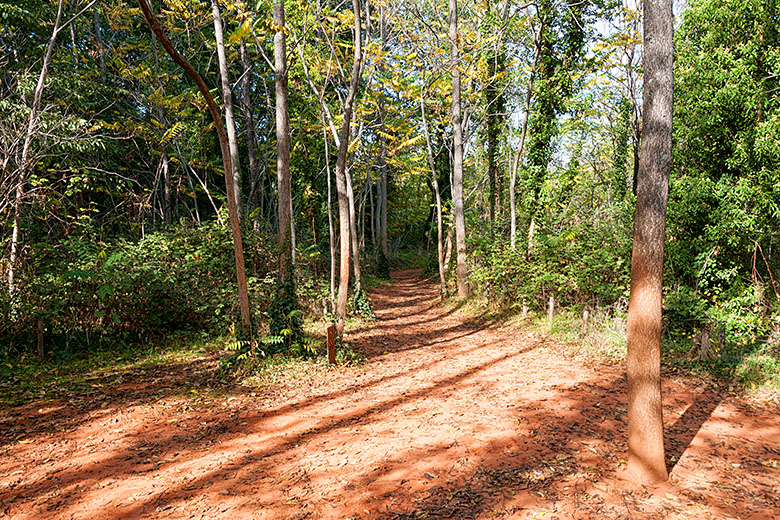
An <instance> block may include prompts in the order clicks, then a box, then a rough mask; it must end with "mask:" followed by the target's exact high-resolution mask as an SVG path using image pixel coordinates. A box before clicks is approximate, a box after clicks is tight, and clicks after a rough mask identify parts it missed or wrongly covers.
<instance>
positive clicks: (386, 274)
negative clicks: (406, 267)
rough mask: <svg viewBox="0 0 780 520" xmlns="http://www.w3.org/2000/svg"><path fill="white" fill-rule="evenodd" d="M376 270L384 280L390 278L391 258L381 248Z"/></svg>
mask: <svg viewBox="0 0 780 520" xmlns="http://www.w3.org/2000/svg"><path fill="white" fill-rule="evenodd" d="M375 272H376V275H377V276H378V277H379V278H382V279H384V280H389V279H390V259H389V258H387V255H386V254H385V252H384V251H382V249H379V252H378V253H377V261H376V270H375Z"/></svg>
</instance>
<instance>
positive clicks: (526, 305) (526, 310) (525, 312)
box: [523, 298, 528, 319]
mask: <svg viewBox="0 0 780 520" xmlns="http://www.w3.org/2000/svg"><path fill="white" fill-rule="evenodd" d="M527 317H528V302H527V301H526V300H525V298H523V319H526V318H527Z"/></svg>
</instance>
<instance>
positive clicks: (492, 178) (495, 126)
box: [483, 0, 509, 222]
mask: <svg viewBox="0 0 780 520" xmlns="http://www.w3.org/2000/svg"><path fill="white" fill-rule="evenodd" d="M491 4H492V1H490V0H489V1H488V2H486V16H485V19H486V20H485V22H484V25H483V36H484V37H485V38H486V39H488V38H489V39H491V40H492V42H491V44H490V46H489V49H488V51H487V53H486V54H487V55H486V61H487V67H488V70H487V85H485V90H484V95H485V111H486V114H485V129H486V133H487V160H488V178H489V182H490V190H489V197H490V207H489V208H488V217H489V219H490V222H493V221H494V220H495V219H496V215H497V214H498V211H499V209H500V203H501V193H500V192H501V182H500V179H499V175H498V139H499V137H500V136H501V126H502V121H503V120H504V114H503V112H504V95H503V89H502V86H501V82H502V81H503V76H504V74H503V72H504V70H505V68H506V67H505V61H506V58H505V56H504V49H503V31H500V30H499V31H497V32H496V30H495V29H496V27H494V25H496V23H501V20H500V19H499V18H498V17H497V16H495V17H494V16H492V13H491V7H492V6H491ZM508 4H509V2H505V5H506V6H508ZM505 10H506V9H505ZM493 33H495V34H493Z"/></svg>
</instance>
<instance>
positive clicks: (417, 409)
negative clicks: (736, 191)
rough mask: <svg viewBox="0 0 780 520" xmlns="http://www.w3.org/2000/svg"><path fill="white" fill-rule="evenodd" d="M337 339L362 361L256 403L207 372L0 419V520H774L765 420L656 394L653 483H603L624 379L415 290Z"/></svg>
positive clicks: (294, 379)
mask: <svg viewBox="0 0 780 520" xmlns="http://www.w3.org/2000/svg"><path fill="white" fill-rule="evenodd" d="M394 279H395V282H394V283H392V284H388V285H385V286H383V287H381V288H379V289H378V290H377V291H376V292H375V293H374V294H373V295H372V297H373V299H374V303H375V308H376V311H377V314H378V316H379V319H378V321H377V322H375V323H367V324H363V325H360V326H359V328H358V329H353V330H352V331H350V333H349V340H350V342H351V343H352V344H353V346H354V347H355V348H356V349H358V350H360V351H362V352H363V353H364V354H365V355H366V356H367V358H368V360H367V362H366V363H365V364H364V365H362V366H360V367H336V368H332V369H328V370H319V371H316V372H313V373H308V374H307V373H301V374H299V375H297V376H290V377H286V378H283V379H282V380H280V381H279V382H278V383H277V384H275V385H270V386H267V387H265V388H263V389H258V388H257V387H252V386H248V385H234V386H228V387H209V385H208V384H206V383H205V382H204V381H203V378H204V374H207V373H208V371H209V370H210V369H213V368H214V366H215V365H216V357H215V356H205V357H204V356H200V357H197V356H192V357H191V358H189V359H187V360H185V361H183V362H180V363H175V364H170V365H166V366H149V367H142V368H138V369H135V370H134V371H132V372H117V371H115V372H112V373H108V374H107V375H102V376H100V377H95V378H93V379H92V380H91V381H90V382H89V384H88V385H87V386H85V387H84V388H83V389H81V390H78V391H73V392H70V393H68V394H64V395H62V397H61V398H59V399H55V400H46V401H39V402H36V403H33V404H28V405H24V406H17V407H5V408H3V409H2V410H1V411H0V517H7V518H14V519H43V518H63V519H70V518H73V519H109V518H111V519H113V518H204V519H210V518H230V519H244V518H247V519H249V518H257V519H292V518H296V519H303V518H311V519H319V518H334V519H335V518H340V519H343V518H352V519H373V518H384V519H416V518H437V519H439V518H453V519H467V518H516V519H520V518H528V519H536V518H545V519H553V518H559V519H564V518H576V519H580V518H593V519H612V518H626V519H628V518H634V519H644V518H659V519H661V518H669V519H675V518H691V519H706V518H755V519H767V518H774V517H775V515H776V514H777V512H778V511H780V468H778V466H780V412H778V410H777V409H776V408H767V407H763V406H760V405H757V404H754V403H750V402H748V401H746V400H744V399H742V398H740V397H738V396H735V395H730V394H728V393H724V392H722V391H721V390H720V389H719V388H716V387H715V385H712V384H705V383H702V382H700V381H696V380H692V379H686V378H682V377H677V376H667V377H666V378H665V379H664V388H663V391H664V415H665V424H666V445H667V451H668V457H669V461H668V463H669V466H670V467H671V468H672V470H671V479H670V481H669V483H667V484H664V485H663V486H660V487H659V488H654V489H644V488H637V487H634V486H632V485H630V484H628V483H627V482H625V481H623V480H621V479H620V478H619V475H620V470H621V468H622V467H623V466H624V464H625V462H624V460H622V459H623V458H625V453H626V423H625V421H626V408H625V381H624V375H623V369H622V368H621V367H620V366H613V365H604V364H599V363H593V362H584V361H582V360H581V359H577V358H571V357H570V356H568V355H567V350H566V348H564V347H562V346H560V345H557V344H556V343H555V342H553V341H552V340H550V339H546V338H544V337H542V336H539V335H535V334H533V333H531V332H528V331H524V330H522V329H517V328H513V327H509V326H507V325H504V324H502V323H501V322H498V321H491V320H490V319H489V318H480V317H473V316H466V315H464V314H462V313H459V312H458V311H457V310H456V309H455V308H454V307H447V306H442V305H438V304H437V299H438V298H437V288H436V286H435V285H433V284H430V283H428V282H426V281H422V280H420V279H419V278H418V273H417V272H414V271H404V272H397V273H394Z"/></svg>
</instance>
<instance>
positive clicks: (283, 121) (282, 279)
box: [273, 0, 294, 297]
mask: <svg viewBox="0 0 780 520" xmlns="http://www.w3.org/2000/svg"><path fill="white" fill-rule="evenodd" d="M273 16H274V24H275V25H276V26H277V27H280V28H283V27H284V25H285V11H284V2H283V0H282V1H279V2H277V3H275V4H274V15H273ZM286 40H287V39H286V37H285V33H284V30H277V31H276V34H275V35H274V68H275V71H274V76H275V87H276V88H275V91H276V184H277V192H278V194H279V195H278V201H277V211H278V215H279V251H280V253H279V288H280V290H285V289H284V285H285V283H286V282H288V281H292V277H293V260H292V240H293V238H292V219H291V208H292V188H291V184H290V122H289V112H288V107H287V49H286ZM292 295H294V292H293V293H292V294H291V295H283V296H284V297H287V296H292Z"/></svg>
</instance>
